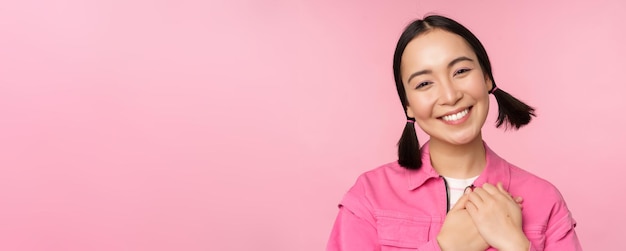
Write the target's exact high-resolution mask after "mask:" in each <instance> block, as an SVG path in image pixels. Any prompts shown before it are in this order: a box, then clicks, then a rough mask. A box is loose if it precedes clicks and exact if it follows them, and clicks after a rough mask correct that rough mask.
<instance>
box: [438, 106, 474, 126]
mask: <svg viewBox="0 0 626 251" xmlns="http://www.w3.org/2000/svg"><path fill="white" fill-rule="evenodd" d="M472 108H473V106H470V107H465V108H462V109H457V110H455V111H452V112H449V113H446V114H445V115H443V116H441V117H438V118H437V119H439V120H440V121H441V122H443V123H445V124H447V125H458V124H462V123H464V122H465V121H467V120H468V119H469V117H470V115H471V114H472ZM465 109H467V114H466V115H465V117H463V118H461V119H459V120H454V121H445V120H444V119H443V117H444V116H448V115H452V114H456V113H459V112H461V111H463V110H465Z"/></svg>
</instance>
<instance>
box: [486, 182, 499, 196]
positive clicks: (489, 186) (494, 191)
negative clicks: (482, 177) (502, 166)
mask: <svg viewBox="0 0 626 251" xmlns="http://www.w3.org/2000/svg"><path fill="white" fill-rule="evenodd" d="M483 189H485V191H487V192H488V193H489V194H492V195H495V194H499V193H500V191H499V190H498V188H497V187H495V186H494V185H492V184H489V183H485V184H483Z"/></svg>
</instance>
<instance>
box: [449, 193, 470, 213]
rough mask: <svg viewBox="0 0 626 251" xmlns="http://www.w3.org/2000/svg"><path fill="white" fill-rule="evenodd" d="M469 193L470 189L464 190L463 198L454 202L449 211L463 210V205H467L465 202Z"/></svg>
mask: <svg viewBox="0 0 626 251" xmlns="http://www.w3.org/2000/svg"><path fill="white" fill-rule="evenodd" d="M471 192H472V190H471V189H465V192H464V193H463V196H461V198H459V200H458V201H457V202H456V204H454V207H453V208H452V209H450V211H455V210H461V209H465V204H467V201H468V200H469V195H470V193H471Z"/></svg>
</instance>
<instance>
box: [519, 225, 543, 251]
mask: <svg viewBox="0 0 626 251" xmlns="http://www.w3.org/2000/svg"><path fill="white" fill-rule="evenodd" d="M545 232H546V228H545V227H544V226H528V227H524V234H526V238H528V240H529V241H530V243H531V244H532V245H533V247H535V249H536V250H537V251H542V250H544V248H545V245H546V234H545Z"/></svg>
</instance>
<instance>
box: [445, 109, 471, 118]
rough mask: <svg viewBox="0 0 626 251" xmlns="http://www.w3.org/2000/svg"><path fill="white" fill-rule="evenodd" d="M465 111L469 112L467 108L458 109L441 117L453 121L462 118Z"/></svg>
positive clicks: (465, 113)
mask: <svg viewBox="0 0 626 251" xmlns="http://www.w3.org/2000/svg"><path fill="white" fill-rule="evenodd" d="M467 113H469V108H468V109H465V110H463V111H460V112H458V113H455V114H452V115H448V116H443V117H441V118H442V119H443V120H445V121H455V120H459V119H462V118H463V117H465V116H466V115H467Z"/></svg>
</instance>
